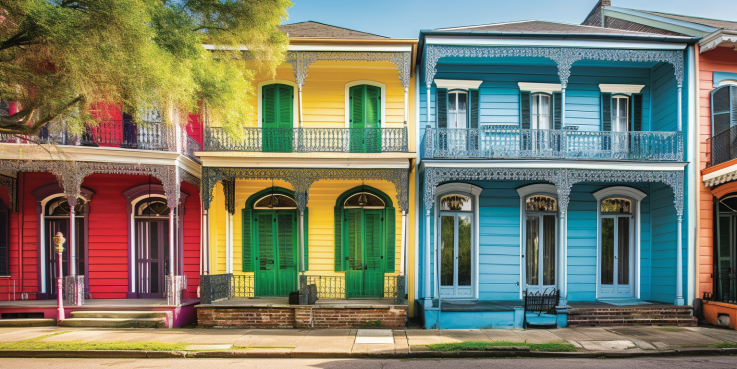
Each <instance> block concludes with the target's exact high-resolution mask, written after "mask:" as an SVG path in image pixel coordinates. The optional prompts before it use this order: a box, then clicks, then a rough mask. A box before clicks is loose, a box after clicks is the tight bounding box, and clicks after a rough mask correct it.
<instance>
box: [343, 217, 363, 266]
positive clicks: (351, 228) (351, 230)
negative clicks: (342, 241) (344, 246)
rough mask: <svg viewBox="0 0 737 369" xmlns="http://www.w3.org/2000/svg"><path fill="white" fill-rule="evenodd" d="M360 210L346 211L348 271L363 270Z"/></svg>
mask: <svg viewBox="0 0 737 369" xmlns="http://www.w3.org/2000/svg"><path fill="white" fill-rule="evenodd" d="M361 211H362V210H361V209H350V210H347V211H346V213H347V223H348V224H347V227H346V228H347V229H346V231H347V232H348V235H347V236H348V250H347V253H348V267H347V269H348V270H363V240H364V238H363V237H364V236H363V219H361V218H362V216H361Z"/></svg>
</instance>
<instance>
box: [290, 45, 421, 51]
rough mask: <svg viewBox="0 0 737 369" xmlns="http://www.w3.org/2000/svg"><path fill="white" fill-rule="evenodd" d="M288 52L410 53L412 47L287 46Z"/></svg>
mask: <svg viewBox="0 0 737 369" xmlns="http://www.w3.org/2000/svg"><path fill="white" fill-rule="evenodd" d="M289 51H380V52H411V51H412V45H396V46H388V45H387V46H371V45H289Z"/></svg>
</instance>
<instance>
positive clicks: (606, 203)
mask: <svg viewBox="0 0 737 369" xmlns="http://www.w3.org/2000/svg"><path fill="white" fill-rule="evenodd" d="M601 212H602V213H620V214H632V201H630V200H627V199H621V198H612V199H606V200H602V201H601Z"/></svg>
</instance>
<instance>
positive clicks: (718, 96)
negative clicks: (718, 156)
mask: <svg viewBox="0 0 737 369" xmlns="http://www.w3.org/2000/svg"><path fill="white" fill-rule="evenodd" d="M730 90H731V86H729V87H722V88H719V89H718V90H716V91H714V94H713V95H712V98H711V99H712V100H711V119H712V125H713V128H714V132H712V135H718V134H720V133H722V132H724V131H726V130H728V129H729V127H730V126H731V125H733V124H734V123H731V121H732V116H733V114H732V105H733V104H732V103H731V100H732V99H731V96H730V95H731V94H730ZM712 154H714V153H712Z"/></svg>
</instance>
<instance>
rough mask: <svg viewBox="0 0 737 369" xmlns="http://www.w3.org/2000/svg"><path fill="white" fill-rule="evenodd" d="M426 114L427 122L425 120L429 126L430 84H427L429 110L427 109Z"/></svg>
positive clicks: (428, 107)
mask: <svg viewBox="0 0 737 369" xmlns="http://www.w3.org/2000/svg"><path fill="white" fill-rule="evenodd" d="M425 114H426V116H427V122H425V125H426V126H427V127H429V126H430V85H428V86H427V110H426V111H425Z"/></svg>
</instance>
